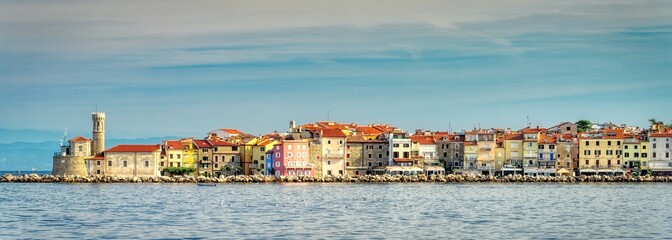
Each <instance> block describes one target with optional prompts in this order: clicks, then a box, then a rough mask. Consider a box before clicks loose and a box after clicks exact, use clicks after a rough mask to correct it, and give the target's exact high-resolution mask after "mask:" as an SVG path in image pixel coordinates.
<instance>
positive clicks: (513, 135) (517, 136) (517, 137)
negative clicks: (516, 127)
mask: <svg viewBox="0 0 672 240" xmlns="http://www.w3.org/2000/svg"><path fill="white" fill-rule="evenodd" d="M504 140H523V134H521V133H507V134H504Z"/></svg>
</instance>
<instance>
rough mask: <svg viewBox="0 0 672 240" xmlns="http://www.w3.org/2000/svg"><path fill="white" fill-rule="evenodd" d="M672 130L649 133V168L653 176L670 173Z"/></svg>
mask: <svg viewBox="0 0 672 240" xmlns="http://www.w3.org/2000/svg"><path fill="white" fill-rule="evenodd" d="M670 139H672V132H663V133H650V134H649V169H650V170H651V175H654V176H670V175H672V156H670V155H672V154H670V150H671V148H670V144H671V143H670V142H671V141H672V140H670Z"/></svg>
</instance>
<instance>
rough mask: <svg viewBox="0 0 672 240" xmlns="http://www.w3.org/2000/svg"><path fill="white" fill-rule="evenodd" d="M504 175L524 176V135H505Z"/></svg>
mask: <svg viewBox="0 0 672 240" xmlns="http://www.w3.org/2000/svg"><path fill="white" fill-rule="evenodd" d="M501 171H502V175H503V176H506V175H516V174H518V175H522V174H523V134H522V133H517V132H516V133H505V134H504V164H503V166H502V169H501Z"/></svg>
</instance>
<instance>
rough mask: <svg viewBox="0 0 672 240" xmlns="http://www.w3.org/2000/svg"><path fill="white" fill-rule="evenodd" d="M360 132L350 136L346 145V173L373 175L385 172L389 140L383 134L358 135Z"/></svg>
mask: <svg viewBox="0 0 672 240" xmlns="http://www.w3.org/2000/svg"><path fill="white" fill-rule="evenodd" d="M358 134H359V132H356V133H354V134H353V135H351V136H348V137H347V139H346V141H347V147H346V163H345V168H346V173H347V174H348V175H351V176H352V175H354V176H357V175H365V174H368V175H371V174H374V171H375V172H376V173H377V174H382V173H384V172H385V167H386V166H387V159H388V156H387V155H388V154H387V151H388V144H389V143H388V142H387V139H385V138H384V136H383V135H378V136H376V137H374V136H371V135H368V136H367V135H366V134H365V135H364V136H361V135H358Z"/></svg>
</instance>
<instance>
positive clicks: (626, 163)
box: [623, 136, 649, 173]
mask: <svg viewBox="0 0 672 240" xmlns="http://www.w3.org/2000/svg"><path fill="white" fill-rule="evenodd" d="M647 145H648V142H646V141H642V140H641V138H639V137H638V136H625V137H624V139H623V170H624V171H625V172H629V173H635V172H636V173H642V172H644V171H646V172H648V168H649V167H648V154H647V153H648V149H646V146H647Z"/></svg>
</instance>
